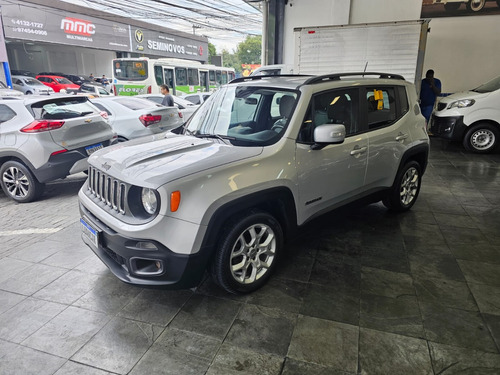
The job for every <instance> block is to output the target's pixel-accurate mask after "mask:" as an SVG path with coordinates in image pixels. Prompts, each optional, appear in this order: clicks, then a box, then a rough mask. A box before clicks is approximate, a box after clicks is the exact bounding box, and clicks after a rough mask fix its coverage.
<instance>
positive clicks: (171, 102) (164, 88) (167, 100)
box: [160, 85, 174, 107]
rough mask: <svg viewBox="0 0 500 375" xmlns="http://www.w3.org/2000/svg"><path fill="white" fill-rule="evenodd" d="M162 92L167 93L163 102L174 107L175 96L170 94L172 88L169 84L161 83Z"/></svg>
mask: <svg viewBox="0 0 500 375" xmlns="http://www.w3.org/2000/svg"><path fill="white" fill-rule="evenodd" d="M160 90H161V93H162V94H163V95H165V96H164V97H163V100H162V101H161V104H162V105H164V106H167V107H173V106H174V98H173V97H172V95H170V90H169V88H168V86H167V85H161V86H160Z"/></svg>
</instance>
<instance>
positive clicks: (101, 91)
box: [75, 83, 111, 97]
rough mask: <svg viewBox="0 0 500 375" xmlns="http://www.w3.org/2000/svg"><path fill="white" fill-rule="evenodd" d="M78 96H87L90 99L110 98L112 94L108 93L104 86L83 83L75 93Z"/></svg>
mask: <svg viewBox="0 0 500 375" xmlns="http://www.w3.org/2000/svg"><path fill="white" fill-rule="evenodd" d="M75 93H76V94H86V95H89V97H100V96H109V95H111V93H110V92H109V91H107V90H106V89H105V88H104V87H102V85H100V84H97V83H82V84H81V85H80V88H79V89H78V90H77V91H76V92H75Z"/></svg>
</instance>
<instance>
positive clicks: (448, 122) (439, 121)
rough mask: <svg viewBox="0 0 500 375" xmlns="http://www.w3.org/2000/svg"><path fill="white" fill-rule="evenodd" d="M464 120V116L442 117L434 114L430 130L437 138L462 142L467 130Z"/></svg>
mask: <svg viewBox="0 0 500 375" xmlns="http://www.w3.org/2000/svg"><path fill="white" fill-rule="evenodd" d="M463 120H464V117H463V116H449V117H440V116H436V115H435V114H432V116H431V120H430V127H429V129H430V131H431V133H432V134H433V135H434V136H436V137H439V138H443V139H447V140H449V141H462V139H463V138H464V134H465V132H466V130H467V126H466V125H465V124H464V121H463Z"/></svg>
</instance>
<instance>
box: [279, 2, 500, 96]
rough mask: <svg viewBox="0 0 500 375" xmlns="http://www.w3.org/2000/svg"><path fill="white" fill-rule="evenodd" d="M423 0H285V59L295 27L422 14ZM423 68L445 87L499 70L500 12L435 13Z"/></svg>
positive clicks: (470, 83) (290, 54) (472, 83)
mask: <svg viewBox="0 0 500 375" xmlns="http://www.w3.org/2000/svg"><path fill="white" fill-rule="evenodd" d="M421 8H422V1H421V0H398V1H394V0H335V1H332V0H314V1H305V0H289V2H288V5H287V6H286V8H285V38H284V63H286V64H291V65H293V63H294V43H295V40H294V35H293V34H294V33H293V29H294V27H304V26H325V25H345V24H362V23H376V22H390V21H407V20H417V19H420V13H421ZM430 28H431V31H430V33H429V34H428V36H427V48H426V51H425V60H424V72H425V71H426V70H427V69H434V71H435V72H436V77H438V78H439V79H441V81H442V85H443V92H457V91H462V90H466V89H470V88H474V87H476V86H478V85H479V84H481V83H484V82H486V81H488V80H490V79H491V78H494V77H496V76H498V75H499V74H500V48H499V46H500V15H491V16H490V15H488V16H465V17H445V18H434V19H432V20H431V22H430Z"/></svg>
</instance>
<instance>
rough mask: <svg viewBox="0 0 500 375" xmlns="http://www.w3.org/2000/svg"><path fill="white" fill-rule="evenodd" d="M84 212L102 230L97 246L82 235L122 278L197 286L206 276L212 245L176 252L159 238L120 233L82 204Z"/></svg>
mask: <svg viewBox="0 0 500 375" xmlns="http://www.w3.org/2000/svg"><path fill="white" fill-rule="evenodd" d="M80 214H81V217H82V219H83V220H84V222H85V223H86V224H90V226H91V228H93V229H94V230H96V232H98V235H97V238H98V241H97V246H96V245H95V242H94V241H93V240H92V238H91V237H89V236H87V235H86V234H82V239H83V241H84V242H85V244H86V245H87V246H89V247H90V248H91V249H92V251H93V252H94V253H95V254H96V255H97V256H98V257H99V258H100V259H101V261H102V262H103V263H104V264H105V265H106V266H107V267H108V268H109V269H110V271H111V272H112V273H113V274H114V275H115V276H116V277H118V278H119V279H120V280H121V281H123V282H125V283H127V284H134V285H137V286H143V287H151V288H162V289H184V288H191V287H194V286H197V285H198V284H199V283H200V282H201V280H202V279H203V276H204V274H205V269H206V266H207V264H208V260H209V255H210V252H209V251H208V248H207V249H205V251H199V252H198V253H196V254H190V255H186V254H178V253H174V252H172V251H171V250H170V249H168V248H167V247H166V246H164V245H163V244H161V243H159V242H158V241H154V240H145V239H134V238H128V237H125V236H122V235H120V234H119V233H117V232H116V231H114V230H113V229H111V228H109V227H108V226H106V225H105V224H104V223H103V222H101V221H100V220H99V219H97V218H96V217H95V216H94V215H93V214H92V213H91V212H90V211H89V210H88V209H87V208H86V207H85V206H83V205H82V204H81V203H80ZM82 225H84V224H82ZM202 250H203V249H202Z"/></svg>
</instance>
